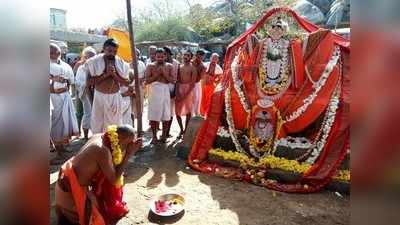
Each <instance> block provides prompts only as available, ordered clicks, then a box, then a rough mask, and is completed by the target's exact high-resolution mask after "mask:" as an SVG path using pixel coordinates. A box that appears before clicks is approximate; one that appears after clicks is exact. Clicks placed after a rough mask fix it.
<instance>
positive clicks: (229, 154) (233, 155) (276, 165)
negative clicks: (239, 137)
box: [209, 148, 350, 181]
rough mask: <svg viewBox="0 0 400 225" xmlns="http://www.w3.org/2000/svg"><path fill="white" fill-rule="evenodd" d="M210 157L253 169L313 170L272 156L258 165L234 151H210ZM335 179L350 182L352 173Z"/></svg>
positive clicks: (296, 171) (307, 165)
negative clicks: (216, 157) (213, 156)
mask: <svg viewBox="0 0 400 225" xmlns="http://www.w3.org/2000/svg"><path fill="white" fill-rule="evenodd" d="M209 154H210V155H215V156H218V157H221V158H223V159H224V160H232V161H237V162H240V166H242V167H243V166H245V167H247V166H251V167H265V168H271V169H281V170H285V171H288V172H293V173H299V174H303V173H304V172H306V171H307V170H309V169H310V168H311V166H312V165H311V164H308V163H304V162H303V163H300V162H298V161H296V160H289V159H285V158H280V157H276V156H272V155H268V156H265V157H263V158H261V159H260V160H259V161H258V162H257V163H256V162H255V161H254V158H250V157H249V156H248V155H246V154H243V153H240V152H233V151H224V150H223V149H221V148H216V149H211V150H210V151H209ZM333 178H334V179H338V180H344V181H349V180H350V171H349V170H338V172H337V173H336V175H335V176H334V177H333Z"/></svg>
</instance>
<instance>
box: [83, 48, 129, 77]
mask: <svg viewBox="0 0 400 225" xmlns="http://www.w3.org/2000/svg"><path fill="white" fill-rule="evenodd" d="M85 66H86V68H87V69H88V71H89V73H90V76H101V75H102V74H103V73H104V71H105V68H106V63H105V61H104V53H101V54H98V55H96V56H94V57H92V58H90V59H88V60H87V61H86V63H85ZM115 68H116V70H117V72H118V74H119V75H120V76H121V77H123V78H128V76H129V69H130V67H129V64H128V63H127V62H125V61H124V60H123V59H121V58H120V57H119V56H115Z"/></svg>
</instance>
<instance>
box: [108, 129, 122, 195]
mask: <svg viewBox="0 0 400 225" xmlns="http://www.w3.org/2000/svg"><path fill="white" fill-rule="evenodd" d="M107 135H108V138H110V142H111V151H112V152H111V155H112V161H113V163H114V165H115V166H118V165H119V164H121V162H122V159H123V158H124V154H123V153H122V150H121V146H120V145H119V139H118V132H117V126H116V125H110V126H108V127H107ZM115 185H116V186H117V187H121V186H122V185H124V177H123V176H122V175H121V176H120V177H119V178H118V180H117V182H116V183H115Z"/></svg>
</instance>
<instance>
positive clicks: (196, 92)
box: [193, 82, 201, 116]
mask: <svg viewBox="0 0 400 225" xmlns="http://www.w3.org/2000/svg"><path fill="white" fill-rule="evenodd" d="M200 102H201V84H200V82H197V83H195V84H194V88H193V115H194V116H198V115H200Z"/></svg>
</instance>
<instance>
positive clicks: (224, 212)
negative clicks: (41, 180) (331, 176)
mask: <svg viewBox="0 0 400 225" xmlns="http://www.w3.org/2000/svg"><path fill="white" fill-rule="evenodd" d="M144 123H146V121H144ZM144 128H145V129H147V128H148V127H147V126H145V127H144ZM178 130H179V129H178V127H177V123H176V121H174V126H173V129H172V132H171V133H172V135H174V137H176V135H177V134H178ZM149 135H150V134H149V133H148V132H146V134H145V138H144V140H145V147H144V149H143V150H142V151H140V152H138V153H137V154H136V155H135V156H134V157H133V158H132V159H131V160H130V164H129V167H128V170H127V172H126V178H125V183H126V184H125V187H124V199H125V201H126V202H127V204H128V206H129V209H130V212H129V214H128V215H127V216H126V217H125V218H123V219H122V220H120V221H119V223H118V225H131V224H177V225H178V224H179V225H186V224H191V225H237V224H242V225H274V224H276V225H283V224H285V225H286V224H287V225H303V224H304V225H314V224H323V225H333V224H350V199H349V196H343V197H341V196H338V195H336V194H335V193H332V192H328V191H323V192H320V193H315V194H286V193H280V192H275V191H271V190H268V189H266V188H263V187H258V186H255V185H251V184H246V183H242V182H238V181H231V180H227V179H223V178H219V177H215V176H209V175H205V174H201V173H198V172H196V171H193V170H191V169H190V168H189V167H188V165H187V164H186V162H185V161H183V160H181V159H179V158H177V157H176V156H175V154H176V152H175V149H174V146H175V144H176V143H177V142H176V141H175V138H171V139H170V142H169V143H168V144H167V145H164V146H149V145H147V144H148V141H149ZM82 145H83V141H82V140H75V141H74V142H72V143H71V145H70V147H69V148H68V149H69V153H68V154H69V157H70V156H72V155H73V154H75V153H76V152H77V151H78V150H79V148H80V146H82ZM53 157H54V154H53V153H51V154H50V159H51V158H53ZM61 163H62V162H60V163H59V164H56V165H52V166H50V171H49V173H50V199H51V224H56V220H55V215H54V182H55V181H56V179H57V170H58V168H59V166H60V164H61ZM166 193H177V194H181V195H183V196H184V197H185V200H186V204H185V211H184V213H183V214H180V215H178V216H176V217H174V218H168V219H166V218H159V217H156V216H154V215H153V214H151V213H149V202H150V199H152V198H154V197H156V196H159V195H161V194H166Z"/></svg>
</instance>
